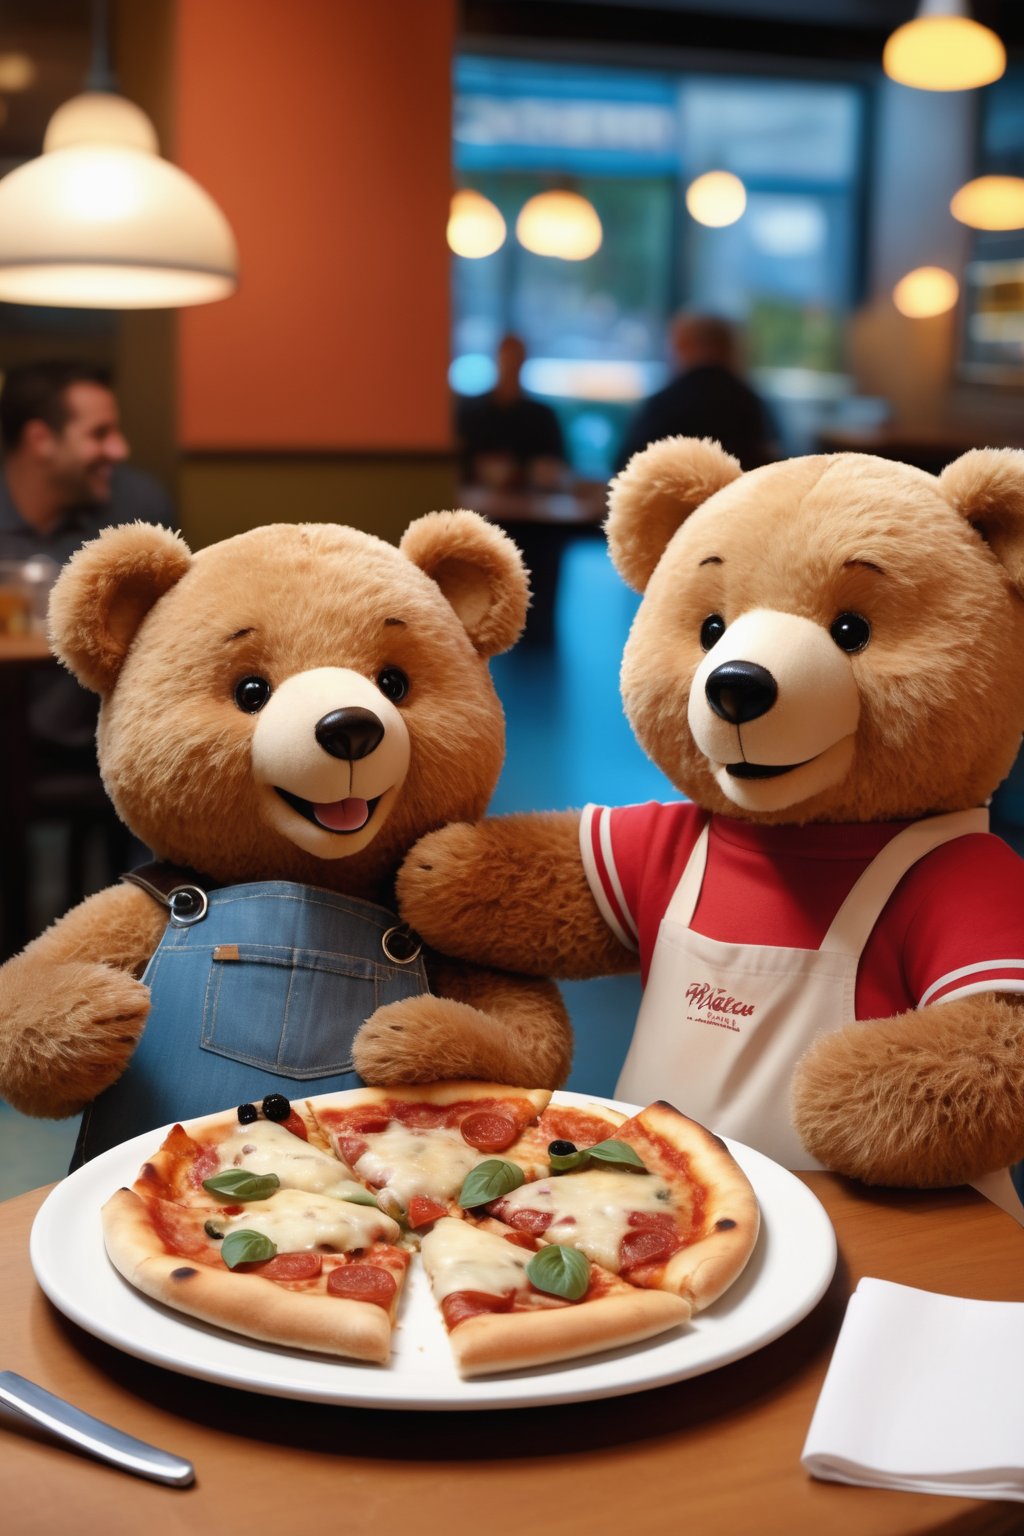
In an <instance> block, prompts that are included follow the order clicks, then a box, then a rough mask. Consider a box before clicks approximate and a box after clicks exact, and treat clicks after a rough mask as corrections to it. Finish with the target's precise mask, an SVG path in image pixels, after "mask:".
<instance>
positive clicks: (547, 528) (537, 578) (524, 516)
mask: <svg viewBox="0 0 1024 1536" xmlns="http://www.w3.org/2000/svg"><path fill="white" fill-rule="evenodd" d="M607 490H608V488H607V486H606V485H605V484H604V483H603V482H600V481H592V480H581V481H577V482H576V483H575V484H574V485H573V486H572V488H571V489H567V490H561V491H541V490H498V489H495V488H493V487H491V486H485V485H464V486H462V487H461V488H460V490H459V506H460V507H468V508H469V509H470V511H473V512H479V513H480V515H481V517H486V518H487V519H488V520H489V521H490V522H492V523H497V524H498V526H499V527H500V528H504V530H505V532H506V533H507V534H509V535H510V536H511V538H513V539H514V540H515V542H516V543H517V544H518V545H519V548H520V549H521V550H522V552H523V558H524V560H525V561H526V564H527V567H528V568H529V571H530V589H531V592H532V602H531V605H530V612H529V615H528V617H527V622H526V631H525V636H524V638H525V639H526V640H528V641H531V642H533V643H535V644H537V643H539V644H550V643H551V641H552V640H553V638H554V617H555V602H556V600H557V596H558V573H559V569H560V567H561V563H562V556H563V554H564V553H565V549H566V546H567V545H568V544H569V543H570V542H571V541H572V540H573V539H576V538H580V537H583V536H586V535H588V534H589V535H593V534H594V533H596V531H597V530H598V529H599V527H600V525H601V523H602V522H603V521H604V516H605V498H606V496H607Z"/></svg>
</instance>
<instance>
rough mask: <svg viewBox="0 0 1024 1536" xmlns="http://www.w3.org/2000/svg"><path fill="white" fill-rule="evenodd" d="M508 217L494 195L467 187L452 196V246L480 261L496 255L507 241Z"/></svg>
mask: <svg viewBox="0 0 1024 1536" xmlns="http://www.w3.org/2000/svg"><path fill="white" fill-rule="evenodd" d="M505 234H506V230H505V220H504V219H503V218H502V216H501V213H500V211H499V210H498V209H497V208H496V207H495V206H494V204H493V203H492V202H491V200H490V198H487V197H484V195H483V193H482V192H474V191H473V189H472V188H471V187H463V188H462V189H461V190H460V191H458V192H456V193H455V196H454V197H453V198H452V203H451V211H450V213H449V215H448V246H449V249H450V250H452V251H453V252H454V253H455V255H456V256H465V257H467V258H468V259H469V260H470V261H478V260H479V259H480V258H481V257H482V256H493V255H494V253H495V251H498V250H500V249H501V247H502V246H503V245H504V243H505Z"/></svg>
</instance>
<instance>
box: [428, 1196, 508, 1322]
mask: <svg viewBox="0 0 1024 1536" xmlns="http://www.w3.org/2000/svg"><path fill="white" fill-rule="evenodd" d="M420 1253H421V1254H422V1256H423V1264H424V1267H425V1268H426V1271H427V1274H428V1275H429V1277H430V1284H431V1288H432V1290H433V1292H434V1297H435V1299H436V1300H437V1301H438V1302H441V1301H443V1300H444V1299H445V1297H446V1296H451V1295H452V1293H453V1292H454V1291H483V1292H484V1293H485V1294H486V1295H488V1296H505V1295H507V1293H508V1292H509V1291H516V1292H519V1291H525V1290H528V1289H529V1284H530V1282H529V1281H528V1280H527V1278H526V1266H527V1264H529V1262H530V1260H531V1258H532V1257H533V1255H532V1253H530V1252H528V1251H527V1250H526V1249H524V1248H519V1247H518V1246H517V1245H516V1244H515V1243H510V1242H509V1241H508V1240H507V1239H506V1238H504V1237H498V1236H496V1235H495V1234H494V1233H493V1232H481V1231H480V1229H479V1228H478V1227H473V1226H470V1224H469V1222H468V1221H458V1220H456V1218H455V1217H453V1216H446V1217H444V1218H443V1220H441V1221H438V1222H435V1224H434V1227H433V1229H432V1230H431V1231H430V1232H428V1233H427V1235H426V1236H425V1237H424V1239H423V1243H422V1246H421V1248H420Z"/></svg>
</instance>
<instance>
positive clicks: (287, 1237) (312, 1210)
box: [211, 1189, 401, 1253]
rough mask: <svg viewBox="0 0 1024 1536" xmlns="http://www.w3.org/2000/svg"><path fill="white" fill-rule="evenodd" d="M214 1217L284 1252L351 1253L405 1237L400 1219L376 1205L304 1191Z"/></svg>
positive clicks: (284, 1191)
mask: <svg viewBox="0 0 1024 1536" xmlns="http://www.w3.org/2000/svg"><path fill="white" fill-rule="evenodd" d="M211 1219H212V1220H214V1221H215V1222H216V1224H217V1226H218V1227H219V1228H220V1229H221V1230H222V1231H223V1232H224V1233H225V1234H227V1233H228V1232H235V1231H238V1230H239V1229H242V1230H244V1231H246V1232H262V1233H263V1235H264V1237H269V1238H270V1240H271V1242H274V1243H276V1244H277V1251H278V1252H279V1253H303V1252H306V1251H307V1250H310V1249H314V1248H323V1249H326V1250H327V1251H328V1252H335V1253H349V1252H351V1251H352V1249H354V1248H367V1247H369V1245H370V1244H371V1243H373V1242H374V1241H376V1240H377V1239H378V1238H380V1239H382V1240H383V1241H384V1242H389V1243H393V1242H395V1241H396V1239H397V1238H398V1237H399V1236H400V1235H401V1228H400V1227H399V1226H398V1223H397V1222H394V1221H392V1220H391V1217H390V1216H385V1215H384V1212H383V1211H378V1210H377V1209H376V1208H375V1207H374V1206H372V1205H351V1204H349V1203H348V1202H347V1201H345V1200H336V1199H332V1198H331V1197H330V1196H329V1195H319V1194H314V1193H311V1192H310V1191H307V1190H301V1189H279V1190H278V1191H277V1192H276V1194H273V1195H271V1197H270V1199H269V1200H250V1201H249V1202H248V1203H247V1204H246V1206H245V1207H244V1209H243V1210H241V1211H240V1212H239V1213H238V1215H237V1216H224V1217H219V1216H217V1217H213V1218H211Z"/></svg>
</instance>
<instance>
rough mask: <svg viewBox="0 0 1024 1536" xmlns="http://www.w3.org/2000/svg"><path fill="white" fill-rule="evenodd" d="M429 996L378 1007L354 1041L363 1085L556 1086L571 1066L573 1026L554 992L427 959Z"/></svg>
mask: <svg viewBox="0 0 1024 1536" xmlns="http://www.w3.org/2000/svg"><path fill="white" fill-rule="evenodd" d="M427 971H428V975H429V978H430V986H431V991H430V992H429V993H428V994H425V995H423V996H421V997H410V998H405V999H403V1001H401V1002H398V1003H389V1004H387V1005H386V1006H385V1007H383V1008H379V1009H378V1010H377V1012H376V1013H375V1014H373V1015H372V1016H371V1018H370V1019H368V1020H367V1022H366V1023H365V1024H364V1025H363V1027H362V1029H361V1030H360V1031H359V1034H358V1035H357V1036H356V1042H355V1051H354V1060H355V1065H356V1069H357V1071H358V1072H359V1074H360V1076H361V1077H362V1078H363V1079H364V1081H366V1082H368V1083H375V1084H385V1083H431V1082H435V1081H436V1080H437V1079H439V1078H445V1079H452V1078H454V1079H457V1078H474V1079H477V1080H483V1081H485V1082H495V1083H511V1084H515V1085H517V1086H520V1087H524V1088H558V1087H560V1086H561V1084H562V1083H564V1082H565V1079H566V1077H567V1076H568V1075H569V1067H570V1065H571V1064H572V1027H571V1025H570V1023H569V1016H568V1014H567V1013H566V1009H565V1004H564V1002H563V1001H562V996H561V993H560V992H559V990H558V988H557V987H556V986H555V985H554V983H553V982H550V981H541V980H539V979H536V978H534V977H527V976H510V975H507V974H505V973H502V972H495V971H484V970H481V969H479V968H478V967H476V966H467V965H462V964H461V963H460V962H459V961H455V960H445V959H443V958H441V957H439V956H436V955H430V956H428V960H427Z"/></svg>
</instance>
